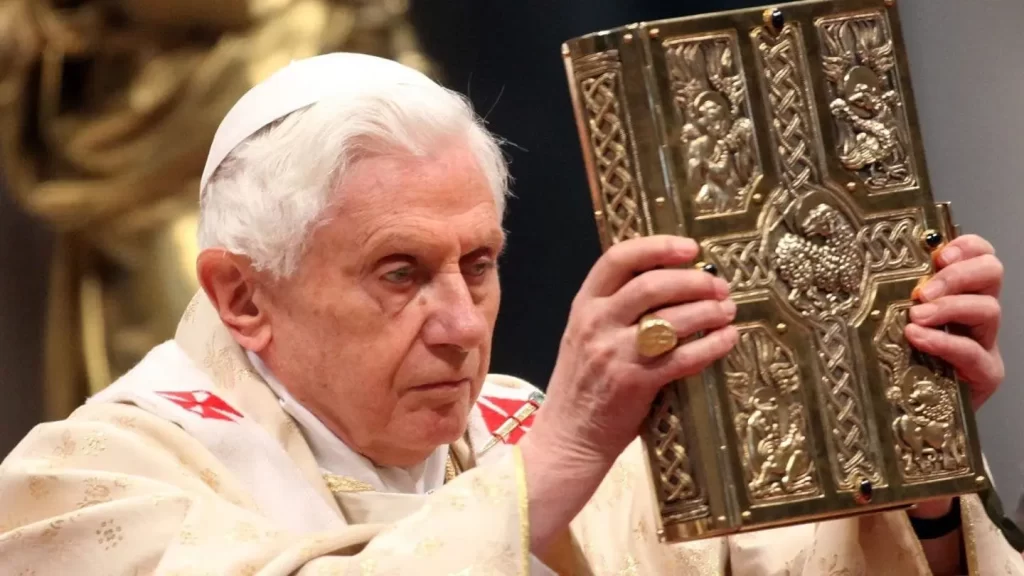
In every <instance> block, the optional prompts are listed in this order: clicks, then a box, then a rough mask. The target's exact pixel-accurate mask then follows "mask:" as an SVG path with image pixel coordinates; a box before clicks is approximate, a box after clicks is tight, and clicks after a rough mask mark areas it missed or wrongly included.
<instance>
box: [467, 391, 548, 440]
mask: <svg viewBox="0 0 1024 576" xmlns="http://www.w3.org/2000/svg"><path fill="white" fill-rule="evenodd" d="M525 404H527V401H526V400H516V399H514V398H495V397H493V396H481V397H480V400H479V401H477V406H479V407H480V414H481V415H482V416H483V417H484V424H486V425H487V430H488V431H489V432H490V433H491V434H494V433H496V432H497V430H498V428H499V427H500V426H501V425H502V424H504V423H505V421H506V420H508V419H509V418H512V415H513V414H515V413H516V410H519V409H520V408H522V407H523V405H525ZM535 414H536V412H534V414H530V415H529V416H527V417H526V420H523V421H522V422H520V423H519V426H516V427H515V428H514V429H513V430H512V431H511V432H509V434H508V438H507V439H506V440H505V443H506V444H516V443H518V442H519V441H520V440H521V439H522V438H523V435H524V434H526V433H527V432H529V431H530V426H532V425H533V417H534V415H535Z"/></svg>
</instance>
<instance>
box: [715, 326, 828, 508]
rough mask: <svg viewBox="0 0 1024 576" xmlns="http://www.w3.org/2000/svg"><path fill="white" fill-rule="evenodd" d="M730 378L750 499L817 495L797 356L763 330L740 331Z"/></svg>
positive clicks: (731, 356) (729, 361)
mask: <svg viewBox="0 0 1024 576" xmlns="http://www.w3.org/2000/svg"><path fill="white" fill-rule="evenodd" d="M725 378H726V386H727V388H728V390H729V400H730V408H731V412H732V416H733V426H734V427H735V428H736V435H737V437H738V438H739V440H740V444H741V447H742V453H741V456H742V461H743V469H744V473H745V475H746V481H747V493H748V494H749V496H750V498H751V500H769V499H772V500H774V499H779V498H793V497H806V496H813V495H816V494H818V493H819V488H818V483H817V478H816V472H815V468H814V459H813V456H812V453H811V449H810V446H809V442H808V440H807V408H806V407H805V405H804V402H803V401H802V398H801V378H800V368H799V366H798V365H797V364H796V362H795V361H794V359H793V353H792V351H790V350H788V349H787V348H786V347H785V346H784V345H783V344H782V343H781V342H779V341H777V340H776V339H775V338H774V337H773V336H772V335H771V333H770V332H769V331H768V330H767V329H766V328H765V327H764V326H761V325H753V326H747V327H741V328H740V341H739V343H738V344H737V346H736V348H735V349H734V350H733V351H732V352H731V353H730V354H729V356H727V357H726V359H725Z"/></svg>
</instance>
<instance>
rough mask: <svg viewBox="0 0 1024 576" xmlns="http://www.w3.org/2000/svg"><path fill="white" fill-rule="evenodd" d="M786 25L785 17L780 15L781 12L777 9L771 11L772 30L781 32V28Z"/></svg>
mask: <svg viewBox="0 0 1024 576" xmlns="http://www.w3.org/2000/svg"><path fill="white" fill-rule="evenodd" d="M785 24H786V17H785V15H783V14H782V10H779V9H778V8H776V9H774V10H772V28H775V29H776V30H782V27H783V26H785Z"/></svg>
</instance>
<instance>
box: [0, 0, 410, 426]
mask: <svg viewBox="0 0 1024 576" xmlns="http://www.w3.org/2000/svg"><path fill="white" fill-rule="evenodd" d="M407 9H408V6H407V2H406V1H404V0H380V1H378V0H272V1H266V0H208V1H206V2H182V1H181V0H115V1H113V2H110V1H104V0H79V1H75V2H62V1H57V0H0V166H2V169H3V176H4V184H5V186H4V188H5V189H6V190H5V191H6V192H7V193H9V194H11V195H12V196H13V198H14V199H15V200H16V201H17V202H18V203H19V204H21V206H23V207H24V208H25V209H26V210H27V211H29V212H30V213H32V214H33V215H35V216H36V217H38V218H41V219H42V220H44V221H46V222H48V223H49V224H50V225H51V226H52V227H53V229H54V230H56V231H57V232H58V234H59V237H58V241H57V242H56V246H57V248H56V253H55V255H54V259H53V260H54V261H53V270H52V271H51V275H50V276H51V285H50V290H49V294H48V296H49V298H50V307H49V308H50V309H49V318H48V320H47V323H48V333H49V334H48V341H47V351H46V354H47V357H46V364H47V374H46V376H45V378H44V380H45V382H46V385H47V387H48V390H47V414H46V416H47V418H62V417H64V416H65V415H66V414H67V413H68V412H70V410H71V409H72V408H73V407H74V406H76V405H77V404H78V403H79V402H80V401H81V400H82V399H83V397H84V396H85V395H86V394H87V393H88V392H95V391H97V390H99V389H100V388H102V387H104V386H106V385H107V384H108V383H109V382H110V380H111V379H112V378H115V377H117V376H118V375H120V374H121V373H123V372H124V371H125V370H126V369H127V368H129V367H131V366H132V365H133V364H134V363H135V362H137V361H138V360H139V359H140V358H141V356H142V355H144V354H145V353H146V352H147V351H148V350H149V349H150V348H151V347H152V346H154V345H156V344H158V343H160V342H161V341H163V340H165V339H167V338H169V337H171V336H173V333H174V329H175V326H176V325H177V321H178V318H179V317H180V315H181V313H182V311H183V310H184V308H185V306H186V305H187V304H188V302H189V300H190V299H191V297H192V295H193V294H194V293H195V291H196V290H197V288H198V285H197V282H196V280H195V277H194V271H193V270H194V266H195V256H196V252H197V247H196V241H195V233H196V221H197V214H196V212H197V207H198V202H197V199H198V181H199V176H200V173H201V172H202V168H203V164H204V161H205V158H206V153H207V151H208V149H209V145H210V141H211V140H212V138H213V134H214V131H215V130H216V128H217V125H218V124H219V122H220V120H221V119H222V118H223V117H224V115H225V114H226V112H227V111H228V109H229V108H230V107H231V105H233V104H234V102H235V101H236V100H237V99H238V98H239V97H240V96H241V95H242V94H243V93H244V92H245V91H246V90H247V89H248V88H249V87H251V86H252V85H253V84H254V83H256V82H258V81H260V80H261V79H263V78H265V77H266V76H267V75H269V74H270V73H272V72H273V71H274V70H276V69H278V68H279V67H281V66H283V65H285V64H287V63H288V62H289V61H290V60H293V59H297V58H303V57H307V56H313V55H315V54H318V53H322V52H328V51H335V50H350V51H358V52H368V53H373V54H377V55H380V56H385V57H390V58H394V59H397V60H399V61H401V62H403V63H406V64H409V65H412V66H414V67H416V68H420V69H426V70H427V71H428V72H429V66H428V64H427V62H426V59H425V58H424V57H423V55H422V53H421V52H420V51H419V48H418V46H417V42H416V38H415V35H414V33H413V31H412V27H411V24H410V23H409V21H408V18H407Z"/></svg>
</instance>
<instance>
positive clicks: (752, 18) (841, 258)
mask: <svg viewBox="0 0 1024 576" xmlns="http://www.w3.org/2000/svg"><path fill="white" fill-rule="evenodd" d="M563 56H564V59H565V65H566V70H567V73H568V77H569V83H570V86H571V92H572V99H573V104H574V107H575V112H576V118H577V123H578V127H579V132H580V138H581V143H582V146H583V153H584V158H585V164H586V168H587V176H588V178H589V182H590V188H591V191H592V195H593V200H594V209H595V212H594V215H595V218H596V220H597V224H598V228H599V231H600V235H601V239H602V243H603V245H604V248H605V249H607V248H608V247H609V246H611V245H612V244H614V243H615V242H618V241H621V240H625V239H628V238H633V237H637V236H645V235H650V234H656V233H660V234H664V233H668V234H678V235H683V236H689V237H692V238H694V239H696V240H697V241H698V242H699V243H700V245H701V248H702V259H703V262H702V263H701V264H699V265H701V266H703V265H704V264H705V263H706V264H708V265H709V266H708V270H709V271H715V272H717V273H718V274H720V275H721V276H722V277H723V278H725V279H726V280H727V281H728V282H729V283H730V286H731V289H732V294H733V298H734V299H735V300H736V302H737V304H738V307H739V311H738V314H737V318H736V321H735V323H736V325H737V327H738V328H739V331H740V341H739V343H738V345H737V347H736V348H735V350H734V351H733V352H732V353H731V354H730V355H729V356H728V357H727V358H725V359H724V360H723V361H721V362H719V363H718V364H716V366H715V367H714V368H713V369H709V370H706V371H705V372H704V373H703V374H701V375H699V376H697V377H694V378H690V379H688V380H686V381H681V382H677V383H675V384H673V385H670V386H669V387H667V388H666V389H665V390H664V392H663V393H662V394H661V395H660V396H659V398H658V400H657V401H656V403H655V405H654V407H653V409H652V413H651V415H650V417H649V419H648V422H647V424H646V425H645V429H644V431H643V437H644V441H645V445H646V448H647V451H648V454H649V456H650V466H651V477H652V480H653V482H654V488H655V493H656V496H657V499H658V502H657V504H658V507H659V509H660V516H661V523H662V526H661V531H660V532H659V533H660V534H661V535H662V537H663V538H665V539H667V540H671V541H679V540H689V539H696V538H703V537H708V536H715V535H721V534H727V533H731V532H737V531H748V530H758V529H762V528H767V527H771V526H778V525H782V524H791V523H797V522H806V521H811V520H815V519H824V518H830V517H837V516H845V515H851V514H858V513H863V512H868V511H877V510H880V509H886V508H893V507H898V506H907V505H910V504H911V503H912V502H914V501H918V500H922V499H925V498H930V497H936V496H940V495H954V494H960V493H966V492H972V491H977V490H979V489H981V488H984V487H986V482H987V480H986V478H985V476H984V465H983V463H982V460H981V450H980V447H979V443H978V436H977V431H976V427H975V422H974V416H973V411H972V410H971V407H970V404H969V395H968V393H967V390H966V388H965V386H964V385H963V384H962V383H960V382H957V380H956V378H955V376H954V375H953V374H952V373H951V372H950V371H949V369H948V368H947V367H945V366H943V365H940V364H939V363H938V362H936V361H934V360H933V359H930V358H928V357H925V356H923V355H921V354H919V353H917V352H915V351H913V350H912V349H911V348H910V346H909V345H908V344H907V342H906V341H905V340H904V337H903V327H904V326H905V325H906V322H907V310H908V309H909V308H910V306H911V305H912V302H911V300H910V295H911V292H912V290H913V288H914V286H915V285H916V284H917V282H918V281H919V279H920V278H921V277H923V276H926V275H928V274H930V273H931V272H932V270H933V269H932V261H931V257H930V253H931V252H932V251H933V250H935V249H936V248H938V247H940V246H941V244H942V242H944V240H945V239H948V238H950V237H952V236H953V235H954V234H955V233H956V230H955V228H954V227H953V225H952V223H951V222H950V219H949V213H948V209H947V207H946V206H945V205H936V204H935V202H934V200H933V198H932V191H931V187H930V184H929V181H928V174H927V171H926V166H925V159H924V154H923V150H922V147H921V137H920V134H919V131H918V125H917V114H916V111H915V108H914V97H913V91H912V89H911V84H910V75H909V71H908V65H907V59H906V54H905V51H904V49H903V38H902V35H901V31H900V17H899V11H898V9H897V7H896V6H895V2H892V1H889V0H837V1H821V0H815V1H807V2H796V3H789V4H783V5H780V6H777V7H769V8H758V9H752V10H741V11H733V12H724V13H719V14H711V15H704V16H696V17H688V18H679V19H673V20H665V21H659V22H647V23H640V24H634V25H630V26H625V27H623V28H619V29H616V30H610V31H604V32H598V33H595V34H591V35H588V36H584V37H581V38H576V39H573V40H570V41H569V42H567V43H566V44H565V45H564V46H563Z"/></svg>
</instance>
